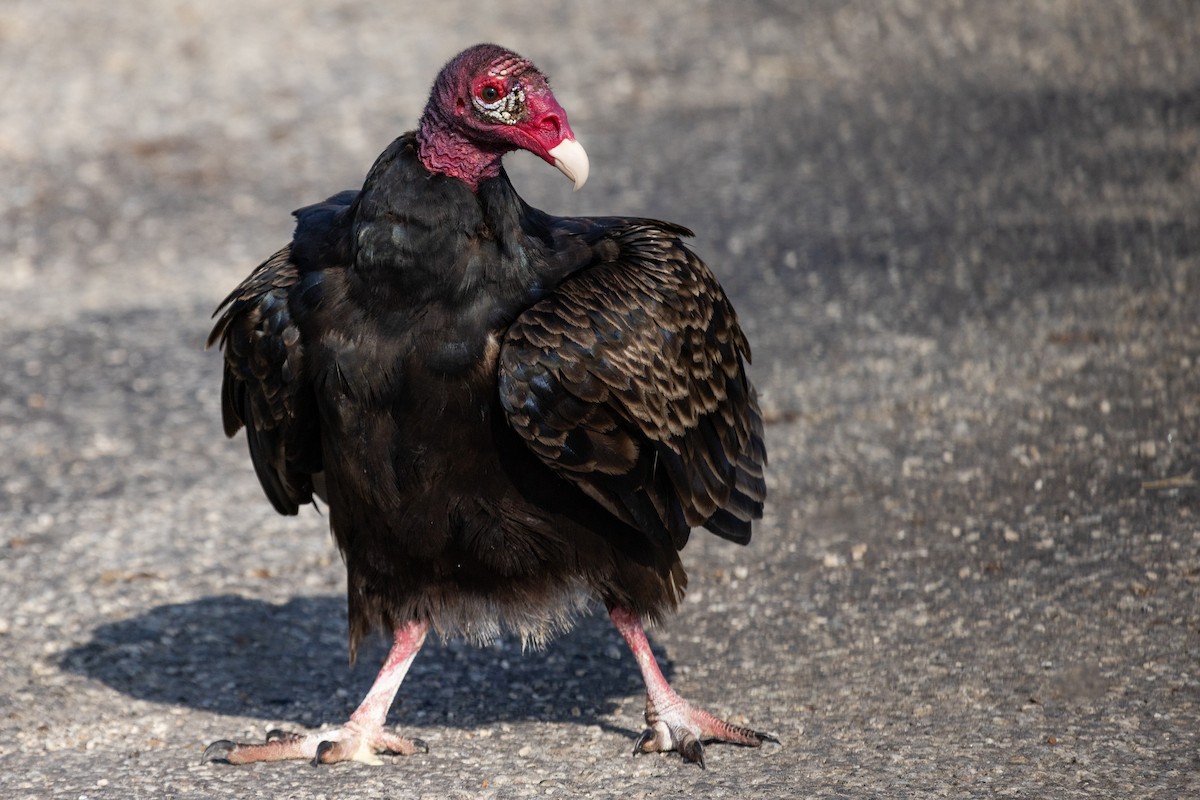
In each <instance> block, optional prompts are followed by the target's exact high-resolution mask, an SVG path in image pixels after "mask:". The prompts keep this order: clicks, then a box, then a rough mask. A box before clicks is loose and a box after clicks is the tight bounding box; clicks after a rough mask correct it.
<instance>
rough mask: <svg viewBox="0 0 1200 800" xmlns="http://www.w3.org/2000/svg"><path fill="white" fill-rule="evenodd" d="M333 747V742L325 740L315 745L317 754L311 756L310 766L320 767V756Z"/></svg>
mask: <svg viewBox="0 0 1200 800" xmlns="http://www.w3.org/2000/svg"><path fill="white" fill-rule="evenodd" d="M333 747H334V744H333V742H331V741H329V740H327V739H325V740H322V741H320V742H318V743H317V754H316V755H314V756H313V760H312V765H313V766H314V767H319V766H321V756H323V755H325V754H326V753H328V752H329V751H330V750H332V749H333Z"/></svg>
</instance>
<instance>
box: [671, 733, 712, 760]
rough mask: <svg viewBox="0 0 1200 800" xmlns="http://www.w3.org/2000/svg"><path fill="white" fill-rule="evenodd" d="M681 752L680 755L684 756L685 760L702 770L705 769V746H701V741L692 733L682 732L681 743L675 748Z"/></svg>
mask: <svg viewBox="0 0 1200 800" xmlns="http://www.w3.org/2000/svg"><path fill="white" fill-rule="evenodd" d="M675 749H676V750H678V751H679V755H681V756H683V760H684V761H687V762H688V763H691V764H699V765H700V769H705V768H706V767H705V766H704V745H702V744H700V740H699V739H697V738H696V737H695V736H693V735H692V733H691V732H690V731H682V732H681V735H680V736H679V743H678V744H677V745H676V746H675Z"/></svg>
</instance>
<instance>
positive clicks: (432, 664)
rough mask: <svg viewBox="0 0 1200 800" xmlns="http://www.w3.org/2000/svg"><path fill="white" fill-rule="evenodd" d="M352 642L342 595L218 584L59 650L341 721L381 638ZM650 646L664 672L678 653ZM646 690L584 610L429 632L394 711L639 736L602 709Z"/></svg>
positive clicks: (99, 672) (318, 720)
mask: <svg viewBox="0 0 1200 800" xmlns="http://www.w3.org/2000/svg"><path fill="white" fill-rule="evenodd" d="M338 620H340V623H339V622H336V621H338ZM346 652H347V650H346V614H345V601H344V600H343V599H342V598H340V597H333V596H318V597H296V598H293V599H291V600H289V601H287V602H286V603H283V604H281V605H276V604H272V603H268V602H264V601H262V600H254V599H249V598H245V597H237V596H233V595H220V596H216V597H205V598H202V599H199V600H194V601H191V602H187V603H172V604H166V605H161V606H157V607H156V608H152V609H150V610H149V611H147V612H145V613H144V614H141V615H139V616H136V617H133V618H130V619H124V620H118V621H115V622H108V623H105V624H103V625H100V626H99V627H97V628H96V629H95V630H94V631H93V633H92V636H91V639H90V640H89V641H88V642H86V643H84V644H81V645H77V646H76V647H73V648H71V649H70V650H68V651H67V652H66V653H64V654H63V656H62V658H61V660H60V666H61V668H62V669H64V670H66V671H68V672H71V673H75V674H79V675H84V676H86V677H88V678H92V679H94V680H97V681H100V682H101V683H104V684H105V685H107V686H109V687H111V688H113V689H115V690H117V691H119V692H121V693H123V694H126V695H128V696H131V697H134V698H137V699H140V700H149V701H152V702H156V703H164V704H168V705H179V706H186V707H190V708H195V709H201V710H204V711H209V712H213V713H217V714H229V715H240V716H250V717H257V718H261V719H264V720H285V721H288V722H290V723H294V724H299V725H303V726H305V727H310V728H315V727H319V726H320V725H322V724H326V723H337V724H340V723H341V722H342V721H344V720H345V719H346V717H347V715H348V714H349V713H350V712H351V711H353V709H354V708H355V706H356V705H357V704H358V702H359V700H360V699H361V698H362V697H363V696H364V695H365V694H366V692H367V689H368V688H370V685H371V682H372V680H373V679H374V677H375V673H376V670H377V669H378V667H379V665H380V664H382V662H383V659H384V657H385V655H386V653H387V643H386V642H385V641H384V640H383V638H382V637H378V638H375V637H373V638H372V639H371V640H369V641H367V642H363V644H362V645H361V646H360V647H359V655H358V661H357V664H355V665H354V666H348V665H347V659H346ZM655 652H656V655H657V656H658V657H659V663H660V664H661V665H662V666H663V673H664V675H666V676H667V677H668V678H669V677H670V675H671V672H672V670H671V665H670V662H668V661H667V660H666V659H665V658H664V656H663V653H662V651H661V650H659V649H658V648H655ZM642 691H643V685H642V683H641V679H640V676H639V675H638V672H637V669H636V668H635V666H634V664H633V662H632V659H631V658H630V657H629V656H628V655H627V653H626V651H625V646H624V642H623V641H622V640H621V639H620V636H619V635H618V634H617V632H616V631H615V629H614V628H613V627H612V626H611V625H609V624H608V621H607V620H606V619H603V618H601V617H600V616H599V615H588V616H584V617H582V618H581V619H579V620H578V622H577V624H576V625H575V627H574V628H573V629H572V630H571V631H569V632H567V633H564V634H562V635H560V636H558V637H556V638H554V639H553V640H551V641H550V642H549V643H548V644H547V645H546V647H545V648H543V649H538V650H535V649H525V650H523V649H522V646H521V643H520V641H519V640H517V639H515V638H512V637H507V638H503V639H501V640H499V641H497V642H495V643H493V644H491V645H487V646H483V647H477V646H473V645H470V644H467V643H465V642H462V641H459V640H453V639H451V640H448V641H441V640H440V639H437V638H431V639H429V640H427V643H426V645H425V647H424V648H423V649H422V651H421V653H420V655H419V656H418V657H417V659H416V661H415V662H414V664H413V666H412V668H411V670H410V671H409V673H408V676H407V678H406V679H405V681H404V684H403V685H402V686H401V688H400V693H399V694H398V695H397V700H396V703H395V705H394V707H393V709H392V716H393V721H394V722H396V723H398V724H402V725H403V724H410V725H411V724H422V725H433V726H439V727H447V726H449V727H459V728H467V729H469V728H475V727H482V726H487V725H490V724H495V723H499V722H512V721H519V720H528V719H537V720H541V721H565V722H574V723H579V724H592V725H598V726H600V727H602V728H604V729H607V730H610V731H614V732H617V733H620V734H622V735H624V736H627V737H629V738H630V739H633V738H634V737H635V736H636V735H637V733H636V732H634V731H632V730H629V729H627V728H623V727H619V726H614V725H613V724H612V723H611V722H610V721H609V719H607V718H608V717H609V716H611V715H612V714H613V713H614V712H616V711H617V710H618V708H619V706H620V705H621V704H622V703H623V702H625V701H627V700H629V699H631V698H638V697H640V695H641V693H642ZM640 712H641V704H640V702H639V703H637V716H638V717H640V715H641V714H640Z"/></svg>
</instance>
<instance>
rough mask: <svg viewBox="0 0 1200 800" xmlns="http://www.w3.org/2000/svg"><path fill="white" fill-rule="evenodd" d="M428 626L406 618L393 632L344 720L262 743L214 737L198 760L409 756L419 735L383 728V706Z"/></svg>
mask: <svg viewBox="0 0 1200 800" xmlns="http://www.w3.org/2000/svg"><path fill="white" fill-rule="evenodd" d="M428 630H429V626H428V625H426V624H425V623H423V622H410V623H408V624H407V625H405V626H403V627H401V628H399V629H397V630H396V632H395V638H394V640H393V642H392V649H391V651H390V652H389V653H388V657H387V660H386V661H385V662H384V664H383V667H382V668H381V669H380V670H379V675H378V676H376V678H375V683H374V684H373V685H372V686H371V690H370V691H369V692H367V696H366V697H365V698H363V701H362V703H360V704H359V706H358V708H357V709H355V710H354V713H353V714H351V715H350V719H349V721H348V722H347V723H346V724H345V725H343V726H342V727H341V728H339V729H337V730H335V731H325V732H318V733H310V734H299V733H286V732H283V731H271V732H270V733H268V734H267V741H266V743H265V744H244V743H239V742H231V741H229V740H227V739H222V740H221V741H217V742H213V743H212V744H210V745H209V746H208V747H207V748H206V749H205V751H204V755H203V756H202V757H201V763H205V762H208V761H227V762H229V763H230V764H249V763H251V762H254V761H284V760H287V759H294V758H304V759H308V760H310V761H312V763H313V764H314V765H316V764H332V763H335V762H337V761H363V762H366V763H368V764H382V763H383V761H382V759H380V758H379V756H380V755H405V756H407V755H412V754H413V753H415V752H416V751H417V750H418V749H422V748H424V749H428V748H425V743H424V742H422V741H420V740H419V739H415V740H414V739H405V738H404V737H401V736H397V735H396V734H394V733H391V732H389V731H386V730H384V729H383V724H384V722H386V721H387V713H388V709H389V708H391V707H392V701H393V700H394V699H395V698H396V692H397V691H398V690H399V689H400V684H401V682H402V681H403V680H404V676H405V675H406V674H408V668H409V667H410V666H412V662H413V659H414V658H416V657H417V652H418V651H419V650H420V649H421V645H422V644H423V643H424V642H425V634H426V633H427V632H428Z"/></svg>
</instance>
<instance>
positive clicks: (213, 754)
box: [200, 720, 429, 767]
mask: <svg viewBox="0 0 1200 800" xmlns="http://www.w3.org/2000/svg"><path fill="white" fill-rule="evenodd" d="M418 750H422V751H424V752H426V753H428V752H429V746H428V745H427V744H425V742H423V741H421V740H420V739H406V738H404V737H402V736H397V735H396V734H394V733H389V732H388V731H385V730H384V729H383V728H376V729H373V730H372V729H370V728H368V727H364V726H361V725H359V724H357V723H355V722H354V721H353V720H352V721H350V722H348V723H346V725H344V726H343V727H341V728H339V729H338V730H334V731H319V732H317V733H309V734H302V733H290V732H286V731H280V730H273V731H271V732H269V733H268V734H267V740H266V742H264V743H263V744H249V743H245V742H231V741H229V740H228V739H222V740H220V741H216V742H213V743H212V744H210V745H209V746H208V747H207V748H205V750H204V755H203V756H201V757H200V763H201V764H207V763H209V762H212V761H220V762H224V763H227V764H251V763H254V762H255V761H287V760H290V759H304V760H306V761H310V762H312V765H313V766H314V767H315V766H318V765H320V764H335V763H337V762H339V761H361V762H363V763H365V764H383V763H384V759H383V758H382V757H383V756H409V755H412V754H413V753H415V752H417V751H418ZM389 760H390V759H389Z"/></svg>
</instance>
